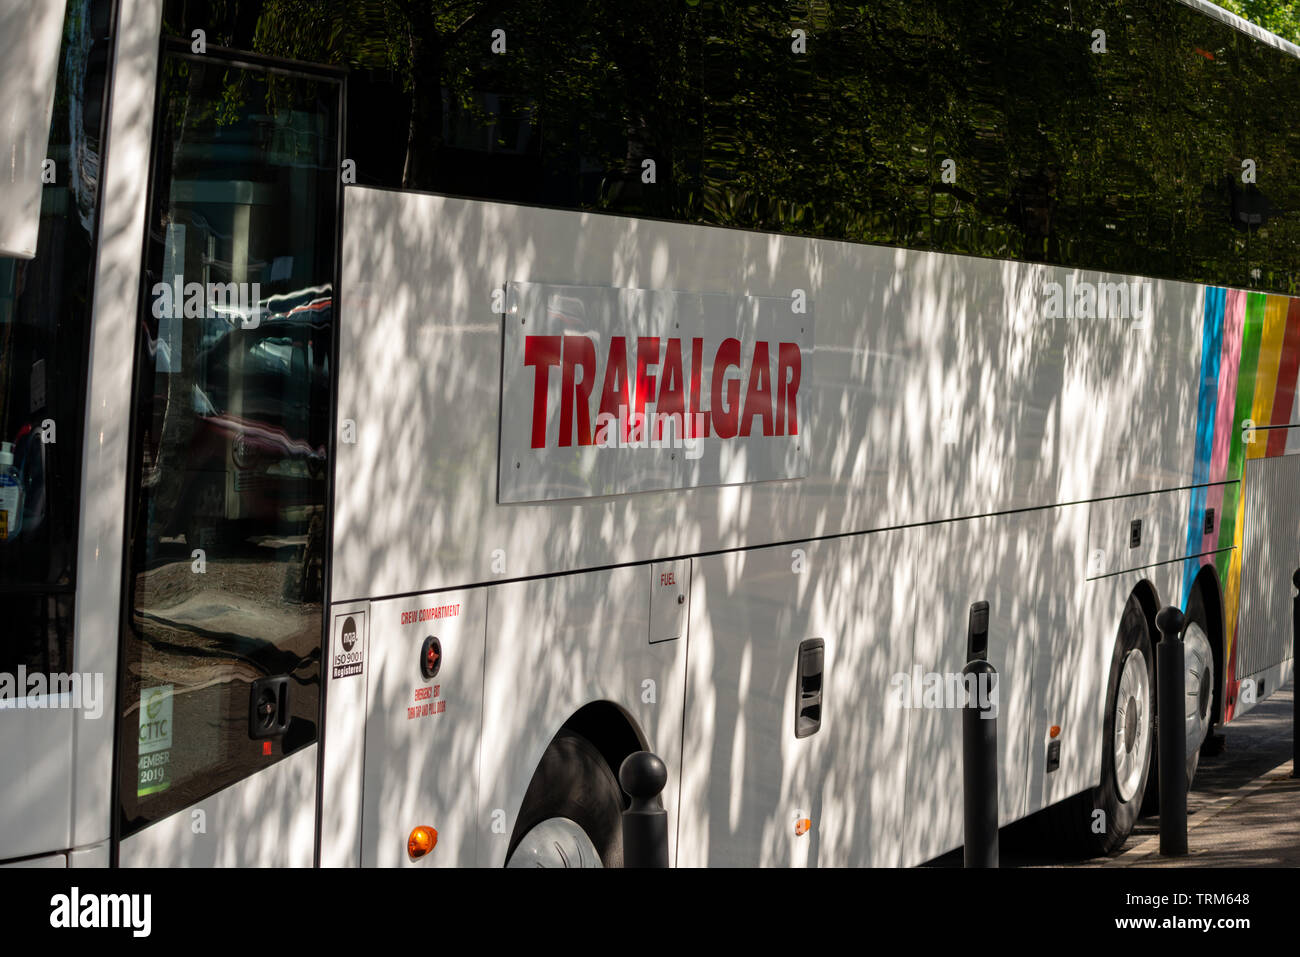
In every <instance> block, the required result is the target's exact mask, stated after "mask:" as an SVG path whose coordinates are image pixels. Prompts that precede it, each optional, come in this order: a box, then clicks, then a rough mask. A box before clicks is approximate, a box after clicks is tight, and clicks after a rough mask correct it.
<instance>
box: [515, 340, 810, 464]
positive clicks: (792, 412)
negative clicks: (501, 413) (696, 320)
mask: <svg viewBox="0 0 1300 957" xmlns="http://www.w3.org/2000/svg"><path fill="white" fill-rule="evenodd" d="M687 342H689V347H688V346H687V345H686V343H687ZM687 355H689V364H686V359H685V357H686V356H687ZM744 355H745V348H744V346H743V345H742V343H741V341H740V340H739V339H735V338H728V339H724V340H723V341H722V342H721V343H720V344H719V345H718V346H717V348H716V349H715V350H714V352H713V357H712V365H711V367H710V368H709V375H708V382H709V388H708V390H707V394H706V391H705V389H704V371H705V365H704V363H705V361H706V359H705V349H704V340H703V339H701V338H698V337H697V338H692V339H689V340H684V339H681V338H677V337H660V336H640V337H636V338H631V339H629V338H628V337H626V336H611V337H610V338H609V340H608V344H607V345H606V346H604V347H603V349H600V348H598V343H597V341H596V340H595V338H594V337H592V336H584V335H569V334H566V335H563V336H525V337H524V365H525V366H526V367H530V368H532V370H533V410H532V412H533V414H532V419H531V425H532V428H531V437H530V441H531V445H532V447H533V448H535V449H540V448H545V447H546V446H547V445H548V444H551V443H553V444H557V445H559V446H560V447H569V446H574V445H579V446H584V445H608V444H611V443H610V439H612V437H613V435H612V430H614V429H619V430H620V432H621V434H620V436H619V437H620V438H621V440H622V441H623V442H627V441H629V439H630V440H631V441H632V442H634V443H635V442H636V441H638V440H640V439H649V438H651V437H653V438H654V439H662V438H664V428H665V425H666V424H670V423H673V424H675V426H676V427H677V428H678V429H680V430H681V431H680V433H679V434H680V435H682V436H684V437H686V438H709V437H716V438H719V439H731V438H735V437H737V436H739V437H742V438H747V437H750V436H759V435H761V436H768V437H771V436H785V435H798V434H799V404H798V397H799V383H800V380H801V377H802V374H803V356H802V353H801V352H800V349H799V345H798V343H794V342H777V343H772V342H766V341H759V342H756V343H754V346H753V350H752V352H751V353H750V354H749V361H748V362H745V361H744ZM773 366H775V368H774V367H773ZM553 369H558V374H559V377H560V382H559V385H560V401H559V409H558V410H553V409H551V408H550V403H549V396H548V390H549V387H550V384H551V372H552V370H553ZM593 393H594V395H593ZM593 403H594V413H595V414H594V416H593ZM552 412H558V422H556V423H555V425H556V431H555V432H554V433H553V434H552V435H548V434H547V432H548V427H549V426H550V425H551V423H552V420H553V416H552ZM651 414H653V416H654V418H653V419H649V418H648V416H650V415H651ZM647 421H650V422H656V423H657V425H656V426H655V428H654V430H653V431H654V435H653V436H650V435H648V434H646V433H647V432H648V431H650V430H648V429H647V428H646V423H647Z"/></svg>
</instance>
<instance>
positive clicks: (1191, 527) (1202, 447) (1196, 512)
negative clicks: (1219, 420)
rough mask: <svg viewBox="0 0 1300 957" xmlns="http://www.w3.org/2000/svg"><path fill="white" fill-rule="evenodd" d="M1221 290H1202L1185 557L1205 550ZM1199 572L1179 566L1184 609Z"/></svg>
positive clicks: (1189, 566)
mask: <svg viewBox="0 0 1300 957" xmlns="http://www.w3.org/2000/svg"><path fill="white" fill-rule="evenodd" d="M1226 298H1227V296H1226V291H1225V290H1223V289H1214V288H1211V289H1207V290H1205V321H1204V323H1203V325H1202V338H1201V387H1200V391H1199V392H1198V394H1197V396H1196V459H1195V462H1194V463H1193V466H1192V484H1193V485H1197V486H1202V487H1200V488H1194V489H1192V517H1191V520H1190V522H1189V523H1188V527H1187V554H1188V555H1199V554H1201V553H1202V552H1204V551H1207V550H1208V549H1206V548H1205V547H1204V546H1203V544H1202V539H1203V537H1204V536H1203V533H1202V531H1201V530H1202V529H1203V528H1204V527H1205V508H1206V489H1205V488H1204V485H1205V483H1206V482H1208V481H1209V480H1210V455H1211V453H1212V452H1213V449H1214V417H1215V411H1216V409H1217V407H1218V401H1219V359H1220V355H1219V350H1220V349H1222V348H1223V307H1224V304H1225V301H1226ZM1198 570H1199V565H1198V563H1197V562H1194V561H1189V562H1185V563H1184V565H1183V607H1184V608H1186V607H1187V599H1188V596H1189V595H1191V593H1192V582H1193V581H1194V580H1195V578H1196V572H1197V571H1198Z"/></svg>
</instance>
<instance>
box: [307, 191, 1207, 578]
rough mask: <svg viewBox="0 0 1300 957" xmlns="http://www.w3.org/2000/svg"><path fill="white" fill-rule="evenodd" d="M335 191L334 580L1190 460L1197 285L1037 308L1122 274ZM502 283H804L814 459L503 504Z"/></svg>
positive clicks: (791, 526)
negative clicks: (687, 481) (724, 476)
mask: <svg viewBox="0 0 1300 957" xmlns="http://www.w3.org/2000/svg"><path fill="white" fill-rule="evenodd" d="M345 203H346V219H345V221H346V223H347V226H346V229H345V235H344V238H343V246H344V252H343V271H344V278H343V285H342V292H341V295H342V305H341V319H340V330H341V332H340V334H341V337H342V347H341V350H340V363H341V365H340V384H339V389H340V394H339V412H338V415H339V420H340V422H341V423H342V425H343V433H342V435H341V441H340V443H339V447H338V456H339V461H338V465H337V468H338V474H339V475H341V476H347V478H346V480H345V481H340V483H339V485H338V488H337V490H336V502H337V513H336V530H335V555H334V559H335V560H334V563H333V566H332V580H333V589H334V591H333V594H334V595H335V597H336V598H337V599H339V600H347V599H364V598H371V597H376V596H380V595H392V594H404V593H410V592H418V591H423V590H426V589H429V588H435V587H452V586H465V585H471V584H477V583H488V582H491V581H492V580H494V579H498V578H501V577H508V578H516V577H521V576H538V575H548V574H554V573H556V572H559V571H568V570H575V569H581V568H584V567H586V568H590V567H601V566H604V565H609V564H615V563H621V562H634V561H651V560H654V559H656V558H660V557H665V556H675V555H690V554H697V553H700V552H704V551H714V550H725V549H730V548H736V547H740V546H753V545H766V544H770V543H771V542H777V541H797V540H800V539H802V538H806V537H808V536H809V535H811V534H833V533H837V532H845V531H864V530H867V529H872V528H888V527H894V526H898V525H902V524H908V523H914V522H920V521H937V520H944V519H953V518H958V517H962V516H973V515H984V514H988V513H990V512H995V511H1002V510H1008V509H1016V508H1027V507H1037V506H1047V505H1051V504H1053V503H1057V502H1069V501H1082V500H1087V499H1090V498H1095V497H1099V496H1104V495H1113V494H1120V493H1129V492H1137V491H1150V490H1155V489H1160V488H1174V487H1180V486H1186V485H1187V484H1189V482H1190V477H1191V468H1192V465H1193V461H1194V457H1195V456H1194V442H1195V436H1194V434H1193V431H1194V430H1193V429H1190V428H1188V427H1187V426H1186V416H1187V414H1189V412H1188V410H1189V409H1194V408H1195V405H1196V383H1197V376H1198V374H1199V366H1198V362H1199V355H1198V351H1199V350H1198V342H1199V340H1197V339H1196V335H1197V329H1198V328H1199V326H1198V323H1199V319H1198V318H1197V317H1196V316H1195V315H1194V313H1195V307H1196V305H1197V303H1198V301H1199V299H1198V297H1199V295H1200V292H1199V290H1198V288H1197V287H1195V286H1192V285H1190V284H1180V283H1171V282H1155V281H1152V282H1149V283H1146V282H1145V281H1143V282H1140V283H1137V284H1136V285H1139V286H1143V287H1144V288H1147V292H1145V293H1144V294H1143V295H1142V297H1141V302H1142V303H1143V306H1142V315H1143V316H1144V317H1145V318H1144V319H1141V320H1140V321H1139V318H1138V317H1136V316H1128V317H1125V316H1108V317H1105V318H1097V317H1095V316H1088V317H1080V318H1073V317H1072V316H1070V315H1061V316H1057V315H1055V314H1054V313H1053V311H1052V309H1051V308H1049V306H1050V304H1051V303H1052V302H1053V301H1054V299H1053V297H1051V296H1050V295H1049V294H1048V293H1049V290H1050V289H1056V288H1057V287H1059V288H1060V289H1062V290H1073V289H1074V288H1076V286H1078V287H1081V288H1084V287H1086V288H1097V289H1100V288H1101V287H1102V286H1103V285H1107V286H1115V287H1118V286H1124V287H1125V288H1127V287H1129V286H1131V285H1133V284H1131V283H1128V282H1127V281H1125V282H1120V280H1125V279H1126V277H1118V276H1107V275H1105V274H1101V273H1085V272H1078V271H1069V270H1064V269H1058V268H1054V267H1045V266H1037V265H1032V264H1023V263H1011V262H998V261H993V260H982V259H974V258H969V257H962V256H946V255H940V254H934V253H918V252H914V251H907V250H900V249H886V248H882V247H875V246H867V245H856V244H850V243H835V242H825V241H820V240H813V239H806V238H799V237H789V236H772V235H763V234H757V233H751V232H745V231H741V230H727V229H717V228H709V227H702V226H691V225H685V224H678V223H662V222H654V221H649V220H637V219H629V218H625V217H619V216H606V215H590V214H580V213H574V212H564V211H557V210H547V209H535V208H530V207H523V206H509V205H504V204H496V203H485V202H479V201H473V200H457V199H450V198H446V197H439V196H432V195H416V194H409V193H400V192H386V191H382V190H374V189H368V188H360V187H349V188H348V189H347V190H346V192H345ZM512 281H517V282H539V283H565V284H573V285H587V286H603V287H613V288H616V289H649V290H662V291H677V292H683V293H701V294H714V293H721V294H726V295H731V296H740V295H750V296H781V297H790V296H791V294H792V291H793V290H803V291H804V292H805V293H806V295H807V301H808V302H809V304H810V308H811V310H812V312H813V313H814V314H815V317H816V340H815V342H814V343H813V357H812V360H811V361H810V364H809V368H808V369H806V370H805V373H806V375H805V380H806V381H804V382H803V384H802V385H801V386H800V389H799V396H800V404H799V411H800V415H799V421H800V427H801V434H806V435H807V436H808V442H809V450H810V451H809V455H810V458H809V465H808V475H807V477H806V478H804V479H801V480H793V481H779V482H778V481H774V482H763V483H757V484H752V485H747V486H743V487H737V486H729V487H700V488H689V489H684V490H676V491H653V492H643V493H639V494H633V495H614V496H605V497H597V498H571V499H565V500H557V501H549V502H545V503H528V504H520V505H513V506H510V507H508V508H506V507H502V506H500V505H499V504H498V503H497V488H498V469H499V467H500V465H501V463H500V461H499V454H498V435H499V434H500V429H501V422H502V417H503V416H511V417H513V418H514V419H516V420H517V419H518V418H519V417H526V416H528V415H529V414H530V412H531V410H530V408H528V407H527V405H528V404H527V403H525V407H523V408H520V407H518V403H517V402H515V403H512V404H511V405H509V406H507V407H505V408H503V407H502V399H501V396H502V386H501V382H502V374H503V371H502V367H501V362H502V328H503V316H502V315H501V314H500V313H499V312H496V311H494V305H493V303H494V295H495V296H496V298H497V299H500V298H501V296H502V295H503V290H504V287H505V285H506V284H507V283H509V282H512ZM1094 298H1095V296H1094ZM512 328H513V327H512ZM576 331H581V332H587V331H588V330H585V329H583V330H576ZM712 331H716V330H712ZM992 370H996V372H994V371H992ZM505 374H507V375H509V376H511V377H513V378H517V377H519V376H522V375H528V374H531V372H530V370H527V369H519V368H513V369H507V370H505ZM805 390H806V394H805ZM551 415H552V416H555V415H558V413H556V412H555V410H551ZM707 441H720V440H716V439H709V440H707ZM593 454H600V455H603V456H607V457H608V456H618V455H620V454H622V453H621V452H620V451H619V450H616V449H609V450H603V451H600V452H598V453H597V452H595V450H593ZM383 503H387V504H386V505H385V504H383ZM394 503H424V504H421V505H419V506H416V505H414V504H412V505H411V506H410V507H399V505H397V504H394ZM742 505H743V507H744V511H743V512H741V511H739V510H738V509H739V507H740V506H742ZM413 510H414V513H413ZM468 530H473V533H472V534H469V533H467V532H468Z"/></svg>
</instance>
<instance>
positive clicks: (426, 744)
mask: <svg viewBox="0 0 1300 957" xmlns="http://www.w3.org/2000/svg"><path fill="white" fill-rule="evenodd" d="M370 616H371V622H370V630H371V639H370V650H369V654H370V661H369V662H368V663H367V672H366V678H365V681H366V686H367V707H366V749H365V798H364V801H363V805H362V824H361V864H362V866H363V867H376V866H378V867H398V866H415V867H444V866H447V867H450V866H455V865H460V866H467V865H472V864H473V863H474V861H475V856H476V854H477V850H478V843H479V838H480V832H481V830H482V827H481V824H480V822H481V821H482V818H480V817H478V816H477V815H476V808H477V801H478V790H477V778H478V765H479V742H480V737H479V735H480V731H481V729H482V701H483V634H484V627H485V619H486V616H487V592H486V590H485V589H482V588H478V589H474V590H473V591H466V592H439V593H436V594H432V595H415V596H411V597H407V598H394V599H392V600H391V601H385V602H374V603H372V604H371V606H370ZM431 636H432V637H435V638H437V639H438V642H439V643H440V645H441V659H440V662H439V668H438V673H437V674H436V675H435V676H433V677H432V678H425V677H424V675H423V672H421V670H420V662H421V650H422V647H423V645H424V642H425V639H426V638H428V637H431ZM418 826H424V827H432V828H434V829H435V830H437V831H438V843H437V846H436V847H435V848H434V849H433V850H432V851H431V852H430V853H429V854H428V855H426V856H425V857H423V858H419V859H418V860H415V861H412V860H411V859H410V857H409V856H408V855H407V852H406V845H407V838H408V837H409V836H410V833H411V831H412V830H413V829H414V828H416V827H418Z"/></svg>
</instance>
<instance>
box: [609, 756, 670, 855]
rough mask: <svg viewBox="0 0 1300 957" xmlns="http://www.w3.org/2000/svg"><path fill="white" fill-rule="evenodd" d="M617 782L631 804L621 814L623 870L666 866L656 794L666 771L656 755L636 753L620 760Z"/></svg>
mask: <svg viewBox="0 0 1300 957" xmlns="http://www.w3.org/2000/svg"><path fill="white" fill-rule="evenodd" d="M618 780H619V783H620V784H621V785H623V790H624V791H626V792H627V795H628V797H630V798H631V799H632V803H631V804H630V805H629V806H628V808H627V810H625V811H624V812H623V866H624V867H667V866H668V812H667V811H665V810H664V803H663V801H661V800H660V799H659V794H660V792H661V791H663V789H664V785H665V784H667V783H668V768H666V767H665V766H664V763H663V761H662V760H660V758H659V756H658V755H656V754H651V753H650V752H649V751H637V752H634V753H633V754H629V755H628V756H627V757H626V758H624V759H623V764H622V765H621V766H620V767H619V769H618Z"/></svg>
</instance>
